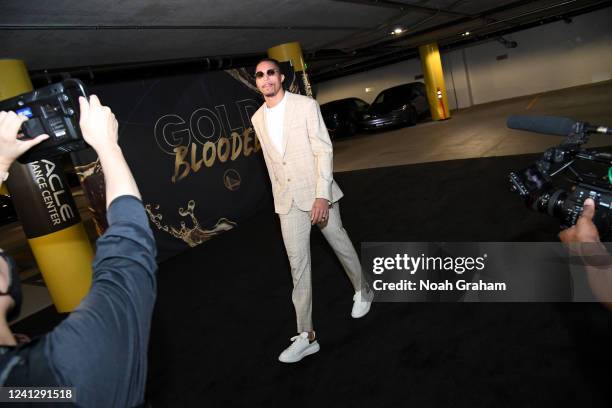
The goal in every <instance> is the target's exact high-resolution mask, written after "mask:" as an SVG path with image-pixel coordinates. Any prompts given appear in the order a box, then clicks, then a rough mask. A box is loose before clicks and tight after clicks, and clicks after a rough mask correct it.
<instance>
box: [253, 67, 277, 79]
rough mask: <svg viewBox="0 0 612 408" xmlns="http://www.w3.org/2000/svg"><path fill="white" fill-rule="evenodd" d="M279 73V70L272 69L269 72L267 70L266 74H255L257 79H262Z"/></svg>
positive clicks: (260, 72) (258, 72)
mask: <svg viewBox="0 0 612 408" xmlns="http://www.w3.org/2000/svg"><path fill="white" fill-rule="evenodd" d="M277 72H278V69H274V68H270V69H269V70H267V71H266V72H265V73H264V72H263V71H257V72H256V73H255V78H257V79H261V78H263V77H264V75H266V74H267V75H268V76H272V75H274V74H276V73H277Z"/></svg>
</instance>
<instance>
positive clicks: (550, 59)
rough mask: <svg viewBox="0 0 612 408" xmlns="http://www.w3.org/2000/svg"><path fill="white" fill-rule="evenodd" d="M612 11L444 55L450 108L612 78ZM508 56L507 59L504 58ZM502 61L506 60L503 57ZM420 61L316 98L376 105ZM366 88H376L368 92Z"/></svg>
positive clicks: (330, 84)
mask: <svg viewBox="0 0 612 408" xmlns="http://www.w3.org/2000/svg"><path fill="white" fill-rule="evenodd" d="M611 19H612V8H607V9H603V10H599V11H596V12H593V13H589V14H584V15H581V16H578V17H575V18H573V22H572V23H571V24H566V23H565V22H563V21H561V22H556V23H552V24H547V25H544V26H541V27H536V28H532V29H529V30H525V31H521V32H518V33H514V34H511V35H507V36H504V38H505V39H507V40H509V41H516V42H517V43H518V47H517V48H512V49H508V48H505V47H504V46H503V45H502V44H500V43H499V42H497V41H491V42H487V43H482V44H478V45H474V46H471V47H466V48H464V49H462V50H456V51H453V52H449V53H443V54H442V64H443V66H444V70H445V81H446V86H447V91H448V92H447V93H448V97H449V106H450V108H451V109H457V108H465V107H469V106H472V105H474V104H481V103H486V102H492V101H497V100H501V99H507V98H512V97H517V96H522V95H530V94H536V93H539V92H546V91H551V90H555V89H562V88H567V87H571V86H577V85H584V84H590V83H594V82H600V81H605V80H609V79H612V28H611V27H612V26H611V25H610V24H609V21H610V20H611ZM502 56H504V57H505V58H504V57H502ZM499 57H502V59H498V58H499ZM420 73H421V66H420V61H419V59H413V60H409V61H403V62H400V63H397V64H393V65H389V66H386V67H382V68H377V69H375V70H372V71H367V72H363V73H359V74H355V75H351V76H348V77H344V78H339V79H334V80H331V81H327V82H323V83H321V84H319V86H318V94H317V100H318V101H319V103H325V102H328V101H331V100H335V99H340V98H346V97H349V96H357V97H360V98H362V99H364V100H365V101H366V102H371V101H372V100H373V99H374V98H375V97H376V94H377V93H378V92H380V91H381V90H383V89H385V88H388V87H389V86H392V85H399V84H401V83H407V82H412V81H414V77H415V75H418V74H420ZM365 88H371V89H372V91H371V92H366V91H365Z"/></svg>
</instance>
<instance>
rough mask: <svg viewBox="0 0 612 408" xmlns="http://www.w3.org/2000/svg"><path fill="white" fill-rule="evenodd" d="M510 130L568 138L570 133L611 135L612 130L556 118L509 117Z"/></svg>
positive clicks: (507, 124)
mask: <svg viewBox="0 0 612 408" xmlns="http://www.w3.org/2000/svg"><path fill="white" fill-rule="evenodd" d="M506 126H508V127H509V128H510V129H518V130H526V131H529V132H535V133H544V134H547V135H557V136H569V135H570V134H572V133H577V132H586V133H602V134H604V135H612V128H609V127H606V126H592V125H589V124H588V123H584V122H576V121H575V120H574V119H570V118H563V117H558V116H523V115H515V116H510V117H509V118H508V121H507V122H506Z"/></svg>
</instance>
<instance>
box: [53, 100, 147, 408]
mask: <svg viewBox="0 0 612 408" xmlns="http://www.w3.org/2000/svg"><path fill="white" fill-rule="evenodd" d="M80 104H81V121H80V124H81V130H82V132H83V137H84V139H85V140H86V141H87V143H89V144H90V145H91V146H92V147H93V148H94V149H95V151H96V152H97V153H98V156H99V158H100V162H101V164H102V170H103V172H104V176H105V183H106V197H107V198H106V199H107V206H108V211H107V219H108V222H109V228H108V229H107V230H106V232H105V233H104V235H102V236H101V237H100V238H98V240H97V242H96V256H95V259H94V262H93V280H92V285H91V289H90V291H89V293H88V294H87V296H86V297H85V299H83V301H82V302H81V304H80V305H79V306H78V307H77V309H76V310H75V311H74V312H72V313H71V314H70V316H69V317H68V318H66V319H65V320H64V321H63V322H62V323H61V324H60V325H59V326H58V327H56V328H55V329H54V330H53V332H51V333H49V334H48V336H47V339H48V340H47V342H46V353H47V355H48V356H49V360H50V361H51V365H52V369H53V370H54V373H56V376H57V377H58V380H59V381H60V383H62V384H69V385H72V386H74V387H76V388H77V402H78V403H79V405H80V406H134V405H137V404H139V403H141V402H142V400H143V397H144V386H145V382H146V367H147V345H148V338H149V332H150V327H151V316H152V312H153V305H154V302H155V293H156V281H155V272H156V270H157V264H156V262H155V255H156V247H155V241H154V238H153V233H152V231H151V228H150V226H149V221H148V217H147V215H146V212H145V210H144V207H143V205H142V202H141V200H140V193H139V191H138V187H137V186H136V182H135V181H134V178H133V176H132V173H131V171H130V169H129V167H128V165H127V163H126V161H125V158H124V157H123V154H122V153H121V150H120V149H119V146H118V144H117V138H118V135H117V130H118V124H117V121H116V119H115V116H114V115H113V113H112V112H111V111H110V109H109V108H107V107H104V106H102V105H101V104H100V101H99V100H98V98H97V97H96V96H94V95H92V96H91V97H90V100H89V102H87V101H86V100H85V99H82V100H80ZM101 379H104V380H103V381H100V380H101Z"/></svg>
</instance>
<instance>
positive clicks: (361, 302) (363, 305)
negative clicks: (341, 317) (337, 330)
mask: <svg viewBox="0 0 612 408" xmlns="http://www.w3.org/2000/svg"><path fill="white" fill-rule="evenodd" d="M368 299H370V300H368ZM370 306H372V299H371V293H368V292H365V293H363V296H362V291H361V290H358V291H357V292H355V295H354V296H353V310H351V316H352V317H353V318H354V319H359V318H360V317H363V316H365V315H367V314H368V312H369V311H370Z"/></svg>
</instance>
